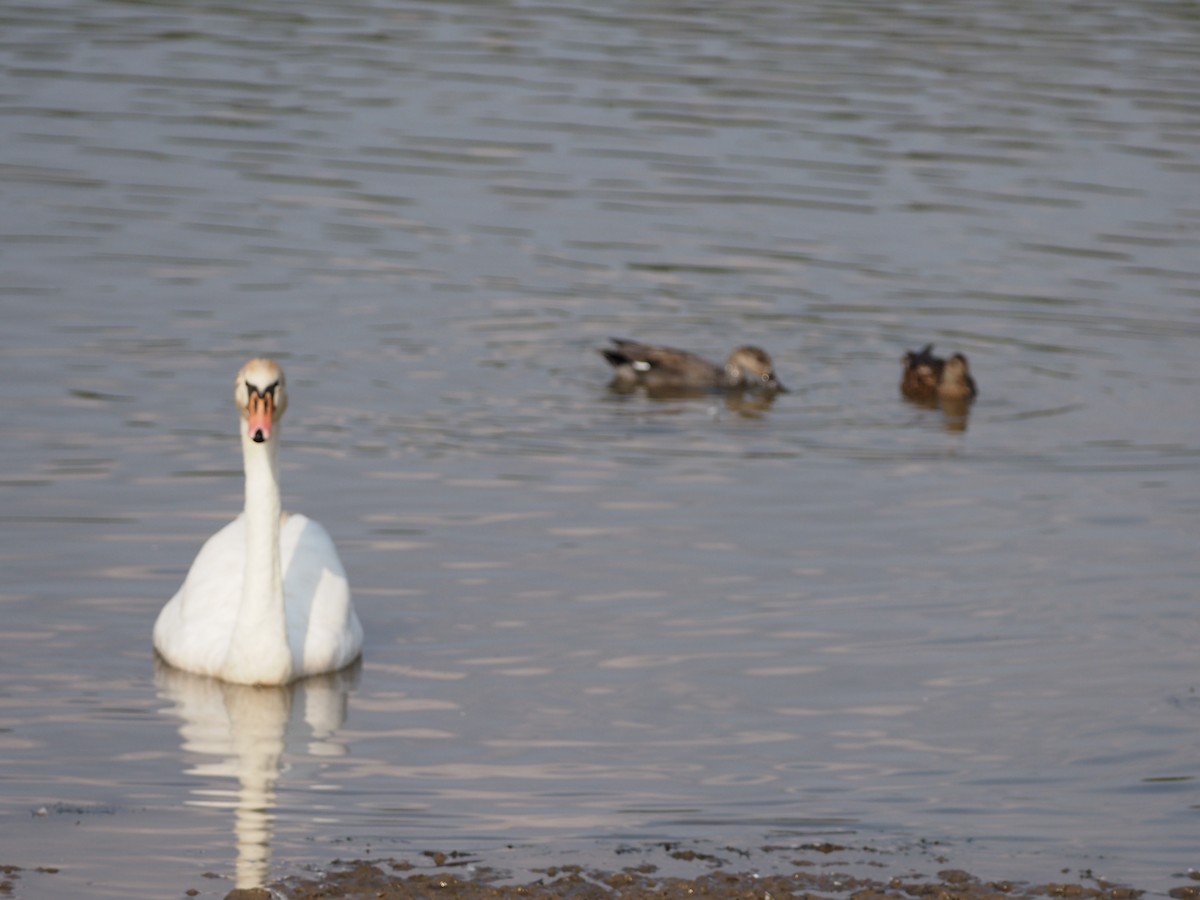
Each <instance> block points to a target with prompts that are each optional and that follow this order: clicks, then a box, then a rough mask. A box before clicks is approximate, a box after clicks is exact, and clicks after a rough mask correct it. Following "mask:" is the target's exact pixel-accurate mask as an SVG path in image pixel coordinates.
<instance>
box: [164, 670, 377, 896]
mask: <svg viewBox="0 0 1200 900" xmlns="http://www.w3.org/2000/svg"><path fill="white" fill-rule="evenodd" d="M358 672H359V666H357V665H355V666H352V667H350V668H349V669H343V670H342V671H340V672H335V673H332V674H329V675H317V676H314V677H311V678H306V679H304V680H303V681H297V682H294V683H292V684H290V685H287V686H285V687H253V686H250V685H242V684H230V683H229V682H224V681H218V680H216V679H214V678H208V677H204V676H200V675H193V674H191V673H188V672H182V671H180V670H178V669H173V668H171V667H170V666H168V665H166V664H165V663H164V662H162V660H159V659H156V660H155V670H154V681H155V684H156V685H157V687H158V689H159V696H160V697H162V698H163V699H164V700H167V701H169V702H170V703H172V704H173V706H172V707H171V708H170V709H169V710H166V712H169V713H170V714H172V715H175V716H177V717H178V718H179V720H180V723H179V735H180V737H181V738H182V745H183V749H184V750H185V751H187V752H189V753H195V754H200V755H201V756H204V757H211V758H212V761H211V762H202V763H199V764H198V765H195V766H193V767H192V768H190V769H188V770H186V772H187V774H189V775H196V776H200V777H202V778H204V779H205V784H204V786H202V787H197V788H194V789H193V790H192V794H193V797H194V798H195V799H193V800H191V801H189V802H190V804H191V805H195V806H207V807H216V808H221V809H227V808H232V809H233V811H234V835H235V837H236V840H237V878H236V881H237V887H238V888H242V889H249V888H256V887H260V886H261V885H262V884H263V883H265V882H266V880H267V876H268V870H269V868H270V861H271V837H272V828H273V824H274V820H275V814H274V808H275V783H276V781H278V779H279V775H280V772H281V770H282V766H283V761H284V758H285V756H290V755H295V756H299V755H308V756H318V757H331V756H342V755H344V754H345V753H346V747H345V745H344V744H342V743H341V742H339V741H338V740H337V739H336V738H335V733H336V731H337V729H338V728H340V727H341V725H342V723H343V722H344V721H345V719H346V705H347V697H348V696H349V693H350V691H351V690H352V689H353V688H354V686H355V684H356V683H357V680H358ZM213 778H231V779H235V780H236V781H237V789H236V790H220V789H217V788H214V787H212V779H213Z"/></svg>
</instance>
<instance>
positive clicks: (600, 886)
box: [227, 842, 1200, 900]
mask: <svg viewBox="0 0 1200 900" xmlns="http://www.w3.org/2000/svg"><path fill="white" fill-rule="evenodd" d="M848 849H849V848H846V847H844V846H841V845H839V844H833V843H828V842H824V843H814V844H806V845H802V846H800V847H770V846H767V847H758V848H754V850H753V851H750V850H742V849H738V848H734V847H728V848H724V851H725V852H722V853H720V854H712V853H706V852H702V851H700V850H697V849H694V848H689V847H687V846H685V845H682V844H669V843H666V844H655V845H653V846H650V847H645V848H623V849H620V850H617V851H616V853H617V854H618V856H626V857H627V858H626V859H615V860H614V865H613V866H612V867H611V868H609V867H607V866H604V865H601V866H583V865H577V864H563V865H550V866H545V867H541V868H529V869H526V870H524V871H514V870H512V869H507V868H500V867H496V866H493V865H490V864H489V863H488V862H487V861H486V860H485V859H482V858H481V857H478V856H476V855H474V854H467V853H459V852H455V851H452V852H441V851H423V852H421V853H420V854H418V855H416V856H414V857H412V858H389V859H370V860H363V859H347V860H335V861H334V862H333V863H331V864H330V866H329V867H328V868H327V870H326V871H322V872H319V873H313V874H309V875H295V876H290V877H286V878H281V879H278V880H276V881H273V882H271V883H269V884H267V885H265V886H264V887H261V888H254V889H250V890H233V891H232V892H230V893H229V894H228V895H227V900H271V898H279V897H287V898H289V900H316V898H327V900H328V898H367V897H370V898H378V900H411V898H425V897H432V896H439V897H454V898H464V900H508V898H522V900H558V898H569V900H611V898H614V897H620V898H624V900H644V898H659V900H663V898H667V900H673V898H681V900H682V898H695V897H710V898H739V900H741V898H745V900H750V898H756V900H781V898H800V897H803V898H812V900H818V898H830V900H834V898H852V900H884V898H888V900H901V898H908V897H913V898H931V900H1032V898H1038V897H1053V898H1080V900H1136V898H1139V897H1142V896H1143V895H1144V894H1147V893H1148V892H1147V891H1146V890H1144V889H1141V888H1139V887H1137V886H1136V885H1123V884H1116V883H1112V882H1110V881H1107V880H1105V879H1104V878H1102V877H1093V876H1092V875H1091V873H1088V872H1072V870H1070V869H1069V868H1064V869H1063V870H1062V874H1063V876H1064V877H1063V880H1062V881H1045V882H1037V883H1034V882H1024V881H1017V880H1012V881H1008V880H985V879H981V878H978V877H976V876H974V875H972V874H971V873H969V872H967V871H964V870H962V869H957V868H953V867H952V866H951V865H950V864H949V861H948V860H947V859H945V858H944V857H941V856H939V855H938V854H936V853H934V854H933V855H932V856H931V857H930V859H929V860H927V861H928V862H929V863H930V864H931V865H930V869H929V872H928V873H927V874H925V873H921V872H915V871H909V872H907V873H905V874H894V873H889V872H888V871H887V870H888V869H889V868H893V866H891V865H889V864H888V863H886V862H883V861H879V860H873V861H870V862H863V861H862V860H863V857H862V855H859V854H856V856H857V858H858V860H859V861H858V862H849V861H848V860H845V861H844V857H843V853H842V851H846V850H848ZM862 852H863V853H866V854H867V855H869V854H871V853H873V852H874V851H872V850H870V849H869V848H863V849H862ZM751 856H756V857H760V858H762V857H768V858H770V861H771V863H773V864H772V865H769V866H762V865H756V864H753V863H751V862H750V857H751ZM628 857H633V859H632V860H630V859H629V858H628ZM631 861H632V862H633V863H634V864H632V865H629V864H625V865H620V863H628V862H631ZM765 869H769V870H770V871H765ZM872 869H874V870H876V872H877V873H878V874H872V872H871V871H870V870H872ZM1172 878H1173V879H1174V880H1176V881H1177V883H1176V886H1175V887H1172V888H1170V889H1169V890H1168V891H1167V892H1166V894H1167V895H1169V896H1170V897H1171V898H1173V900H1200V871H1198V870H1195V869H1190V870H1188V871H1187V872H1181V873H1177V874H1175V875H1173V876H1172ZM1155 893H1156V894H1158V895H1162V894H1161V890H1160V891H1158V892H1155Z"/></svg>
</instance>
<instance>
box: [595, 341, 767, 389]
mask: <svg viewBox="0 0 1200 900" xmlns="http://www.w3.org/2000/svg"><path fill="white" fill-rule="evenodd" d="M610 340H611V341H612V346H611V347H602V348H601V349H600V354H601V355H602V356H603V357H604V358H605V359H607V360H608V364H609V365H610V366H612V367H613V369H614V373H613V387H615V388H617V389H622V390H627V391H628V390H633V389H634V388H636V387H638V386H639V385H640V386H642V387H644V388H646V390H647V391H649V392H651V393H654V392H670V391H697V390H714V389H715V390H741V389H744V388H753V387H758V388H762V389H763V390H764V391H770V392H772V393H774V392H777V391H787V388H785V387H784V386H783V385H782V384H780V383H779V379H778V378H776V377H775V369H774V368H773V367H772V365H771V357H769V356H768V355H767V352H766V351H765V350H762V349H760V348H758V347H751V346H744V347H738V348H737V349H736V350H734V351H733V352H732V353H730V354H729V358H728V359H727V360H726V361H725V365H723V366H718V365H717V364H716V363H711V362H709V361H708V360H707V359H704V358H703V357H700V356H697V355H696V354H695V353H689V352H688V351H687V350H676V349H675V348H674V347H658V346H655V345H654V344H640V343H638V342H637V341H626V340H622V339H621V338H610Z"/></svg>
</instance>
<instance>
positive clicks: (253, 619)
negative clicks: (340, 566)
mask: <svg viewBox="0 0 1200 900" xmlns="http://www.w3.org/2000/svg"><path fill="white" fill-rule="evenodd" d="M242 424H243V427H242V459H243V462H244V465H245V469H246V510H245V523H246V569H245V572H244V573H243V575H242V603H241V606H240V607H239V608H238V617H237V625H236V627H235V628H234V632H233V639H232V640H231V641H230V644H229V652H228V654H227V655H226V657H225V665H224V668H223V675H222V677H224V678H225V679H226V680H228V681H236V682H240V683H243V684H283V683H285V682H287V681H288V680H290V678H291V673H292V651H291V648H290V647H289V646H288V636H287V617H286V613H285V611H284V603H283V572H282V567H281V564H280V560H279V522H280V511H281V510H280V504H279V427H278V423H277V424H276V427H275V428H274V429H273V430H272V432H271V436H270V438H269V439H268V440H266V441H263V442H262V443H255V442H254V441H253V440H252V439H251V438H250V436H249V435H248V434H247V433H246V428H245V422H244V421H243V423H242Z"/></svg>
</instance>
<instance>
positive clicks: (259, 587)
mask: <svg viewBox="0 0 1200 900" xmlns="http://www.w3.org/2000/svg"><path fill="white" fill-rule="evenodd" d="M233 396H234V401H235V402H236V403H237V407H238V413H239V414H240V416H241V435H242V459H243V463H244V466H245V471H246V507H245V512H243V513H242V515H240V516H238V517H237V518H236V519H234V520H233V521H232V522H230V523H229V524H228V525H226V526H225V527H224V528H222V529H221V530H220V531H218V532H217V533H216V534H214V535H213V536H212V537H210V538H209V539H208V540H207V541H206V542H205V544H204V546H203V547H201V548H200V552H199V553H198V554H197V555H196V559H195V561H194V562H193V563H192V567H191V569H190V570H189V571H188V574H187V578H186V579H185V580H184V582H183V586H182V587H181V588H180V589H179V591H178V593H176V594H175V596H174V597H172V598H171V600H170V601H168V603H167V604H166V606H164V607H163V609H162V612H160V613H159V615H158V621H156V622H155V623H154V647H155V649H157V650H158V652H159V653H160V654H161V655H162V657H163V659H165V660H166V661H167V662H168V663H170V664H171V665H172V666H175V667H176V668H178V669H184V670H186V671H189V672H195V673H198V674H201V675H211V676H213V677H215V678H220V679H223V680H224V681H231V682H236V683H239V684H262V685H280V684H288V683H289V682H292V681H295V680H296V679H298V678H304V677H305V676H308V675H316V674H319V673H322V672H333V671H336V670H338V669H341V668H343V667H344V666H347V665H349V664H350V663H352V662H354V660H355V659H357V658H358V656H359V653H360V652H361V650H362V625H361V624H360V623H359V621H358V616H357V615H355V612H354V605H353V603H352V602H351V600H350V588H349V586H348V585H347V583H346V573H345V570H344V569H343V568H342V562H341V560H340V559H338V554H337V550H336V549H335V548H334V546H333V540H332V539H331V538H330V537H329V533H328V532H327V531H325V529H324V528H322V527H321V525H320V524H319V523H317V522H314V521H313V520H312V519H309V518H306V517H305V516H302V515H298V514H291V515H289V514H286V513H281V511H280V505H279V420H280V419H281V418H282V417H283V413H284V411H285V410H286V409H287V389H286V386H285V383H284V379H283V372H282V370H281V369H280V368H279V366H278V365H277V364H276V363H275V362H274V361H272V360H269V359H252V360H250V361H249V362H248V363H246V364H245V365H244V366H242V368H241V370H240V371H239V372H238V374H237V379H236V381H235V382H234V390H233Z"/></svg>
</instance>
